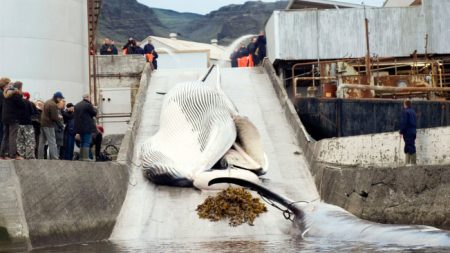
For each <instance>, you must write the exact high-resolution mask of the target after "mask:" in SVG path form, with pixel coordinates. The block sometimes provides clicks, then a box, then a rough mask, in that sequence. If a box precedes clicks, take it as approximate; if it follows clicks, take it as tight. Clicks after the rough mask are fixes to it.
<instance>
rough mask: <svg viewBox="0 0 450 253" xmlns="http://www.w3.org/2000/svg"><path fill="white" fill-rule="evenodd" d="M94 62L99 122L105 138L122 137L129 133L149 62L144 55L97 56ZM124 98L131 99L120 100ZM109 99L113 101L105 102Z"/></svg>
mask: <svg viewBox="0 0 450 253" xmlns="http://www.w3.org/2000/svg"><path fill="white" fill-rule="evenodd" d="M95 59H96V64H97V76H98V77H97V98H98V101H99V110H100V114H101V120H100V122H101V124H102V125H103V126H104V128H105V134H106V135H109V134H121V135H123V134H125V132H126V130H127V123H128V122H129V120H130V116H131V108H132V107H133V105H134V103H135V100H136V98H135V97H136V94H137V91H138V88H139V84H140V80H141V75H142V71H143V69H144V67H145V64H146V60H145V58H144V57H143V56H141V55H127V56H122V55H115V56H101V55H98V56H96V58H95ZM121 96H122V97H121ZM123 96H128V99H121V98H123ZM107 98H109V99H111V100H108V101H106V100H105V101H104V100H103V99H107ZM130 101H131V102H130Z"/></svg>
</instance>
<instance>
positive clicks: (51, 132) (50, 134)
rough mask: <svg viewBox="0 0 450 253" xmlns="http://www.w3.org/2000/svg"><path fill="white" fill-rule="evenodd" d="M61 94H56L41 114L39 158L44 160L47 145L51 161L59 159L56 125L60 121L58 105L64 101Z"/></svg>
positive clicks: (46, 103)
mask: <svg viewBox="0 0 450 253" xmlns="http://www.w3.org/2000/svg"><path fill="white" fill-rule="evenodd" d="M63 99H64V96H63V94H62V93H61V92H59V91H58V92H55V94H53V97H52V98H51V99H49V100H47V101H46V102H45V104H44V108H43V109H42V113H41V129H40V135H39V147H38V158H39V159H44V153H45V149H44V147H45V143H46V142H47V143H48V149H49V158H50V159H51V160H58V159H59V152H58V145H57V144H56V135H55V125H56V124H58V122H59V120H60V115H59V113H58V110H59V109H58V106H57V104H58V103H59V101H61V100H63Z"/></svg>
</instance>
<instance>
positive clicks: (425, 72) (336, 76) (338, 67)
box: [291, 57, 450, 100]
mask: <svg viewBox="0 0 450 253" xmlns="http://www.w3.org/2000/svg"><path fill="white" fill-rule="evenodd" d="M366 62H367V59H366V58H364V59H362V58H359V59H339V60H331V61H321V62H320V64H319V65H318V66H317V61H314V62H302V63H296V64H294V65H293V66H292V67H291V77H292V78H291V80H292V81H291V82H292V95H293V97H295V98H299V97H322V98H336V97H337V98H349V99H352V98H394V99H395V98H423V99H428V100H446V99H447V100H448V99H450V59H447V58H444V59H442V58H441V59H430V58H429V57H425V58H418V57H413V59H412V60H411V59H392V58H391V59H389V58H385V59H380V58H371V59H369V66H370V68H369V69H367V65H366V64H367V63H366ZM370 73H371V74H370ZM311 87H315V89H311ZM311 90H314V91H315V92H314V93H312V92H308V91H311Z"/></svg>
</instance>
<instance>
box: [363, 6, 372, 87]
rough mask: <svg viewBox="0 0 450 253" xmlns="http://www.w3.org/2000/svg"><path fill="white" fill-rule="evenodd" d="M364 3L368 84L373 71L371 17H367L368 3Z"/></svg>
mask: <svg viewBox="0 0 450 253" xmlns="http://www.w3.org/2000/svg"><path fill="white" fill-rule="evenodd" d="M363 5H364V24H365V28H366V77H367V84H368V85H370V79H371V71H370V44H369V19H368V18H367V13H366V5H365V4H364V2H363Z"/></svg>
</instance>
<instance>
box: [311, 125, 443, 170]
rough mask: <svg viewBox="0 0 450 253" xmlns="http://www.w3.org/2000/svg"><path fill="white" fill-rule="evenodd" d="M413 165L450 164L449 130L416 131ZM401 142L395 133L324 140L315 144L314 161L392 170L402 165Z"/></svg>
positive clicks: (402, 143)
mask: <svg viewBox="0 0 450 253" xmlns="http://www.w3.org/2000/svg"><path fill="white" fill-rule="evenodd" d="M416 147H417V163H418V164H420V165H438V164H450V153H449V150H450V127H438V128H425V129H419V130H418V131H417V140H416ZM403 148H404V142H403V139H402V138H401V137H400V134H399V133H398V132H391V133H382V134H371V135H359V136H352V137H341V138H332V139H324V140H321V141H319V142H317V143H316V144H315V147H314V154H315V160H316V161H317V162H320V163H329V164H339V165H344V166H359V167H366V166H377V167H392V166H399V165H402V164H404V160H405V154H404V152H403Z"/></svg>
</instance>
